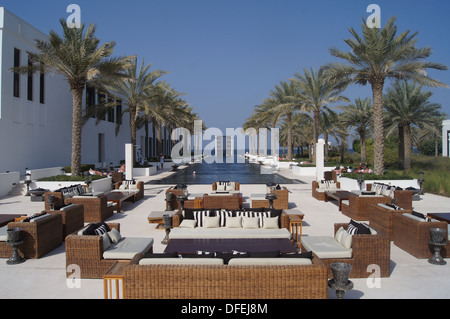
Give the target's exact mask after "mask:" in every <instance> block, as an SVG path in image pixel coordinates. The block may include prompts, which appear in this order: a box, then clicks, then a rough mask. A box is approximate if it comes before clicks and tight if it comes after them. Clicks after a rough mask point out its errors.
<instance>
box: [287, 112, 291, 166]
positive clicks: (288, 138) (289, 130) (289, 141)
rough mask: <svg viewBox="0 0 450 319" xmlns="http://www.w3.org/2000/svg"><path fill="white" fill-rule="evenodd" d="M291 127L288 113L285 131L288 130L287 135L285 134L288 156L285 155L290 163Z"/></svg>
mask: <svg viewBox="0 0 450 319" xmlns="http://www.w3.org/2000/svg"><path fill="white" fill-rule="evenodd" d="M291 126H292V113H288V114H287V129H288V132H287V133H288V134H287V144H288V145H287V146H288V155H287V157H288V158H287V159H288V160H289V161H290V160H292V130H291Z"/></svg>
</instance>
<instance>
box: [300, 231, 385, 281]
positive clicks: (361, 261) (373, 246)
mask: <svg viewBox="0 0 450 319" xmlns="http://www.w3.org/2000/svg"><path fill="white" fill-rule="evenodd" d="M348 226H349V224H348V223H343V224H342V223H337V224H334V234H335V235H336V233H337V232H338V230H339V229H340V228H341V227H342V228H343V229H344V230H345V231H346V230H347V229H348ZM334 241H335V242H336V243H334V244H333V242H334ZM339 246H340V244H339V243H338V242H337V240H336V239H335V237H334V238H333V237H327V236H304V237H302V249H305V250H306V251H312V252H313V253H315V254H316V255H317V256H318V257H319V258H320V259H321V260H322V261H323V262H324V263H325V264H326V265H327V269H328V277H329V278H332V272H331V267H330V265H331V264H332V263H335V262H344V263H347V264H350V265H352V271H351V273H350V277H351V278H367V277H369V276H370V275H372V272H371V270H370V269H368V266H370V265H378V266H379V267H380V276H381V277H389V274H390V255H391V246H390V241H389V238H388V237H387V236H386V235H384V234H378V233H376V234H375V233H371V234H355V235H351V247H350V248H347V247H339ZM335 248H337V249H335Z"/></svg>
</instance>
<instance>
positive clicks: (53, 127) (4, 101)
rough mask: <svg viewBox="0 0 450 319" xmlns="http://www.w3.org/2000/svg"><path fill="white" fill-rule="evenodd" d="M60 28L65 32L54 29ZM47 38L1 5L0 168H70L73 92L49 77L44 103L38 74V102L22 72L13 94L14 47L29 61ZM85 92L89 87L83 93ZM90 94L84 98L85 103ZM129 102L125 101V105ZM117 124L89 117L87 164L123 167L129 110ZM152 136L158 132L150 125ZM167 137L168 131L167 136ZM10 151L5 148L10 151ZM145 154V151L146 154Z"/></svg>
mask: <svg viewBox="0 0 450 319" xmlns="http://www.w3.org/2000/svg"><path fill="white" fill-rule="evenodd" d="M55 31H56V32H60V31H61V30H58V29H57V30H55ZM37 38H39V39H47V35H45V34H44V33H42V32H40V31H39V30H37V29H36V28H34V27H33V26H31V25H30V24H28V23H27V22H25V21H23V20H21V19H20V18H18V17H17V16H16V15H14V14H13V13H11V12H9V11H7V9H4V8H2V7H0V40H1V42H0V43H1V47H0V59H1V60H0V62H1V63H0V72H1V76H0V88H1V90H0V149H1V150H2V152H1V154H0V172H4V171H7V170H8V171H19V172H20V173H21V175H23V174H25V168H28V169H30V170H31V169H40V168H48V167H57V166H62V167H63V166H69V165H70V164H71V154H72V93H71V92H70V90H69V86H68V84H67V82H66V81H65V80H64V79H63V78H62V77H61V76H58V75H55V74H47V75H46V76H45V104H41V103H40V102H39V74H36V75H34V76H33V91H34V92H33V101H32V102H30V101H28V99H27V76H26V75H21V76H20V98H16V97H14V96H13V73H12V72H11V71H10V68H12V67H13V66H14V48H18V49H20V50H21V65H26V64H27V63H28V57H27V53H26V52H27V51H36V48H35V47H34V43H35V39H37ZM84 95H86V91H85V92H84ZM85 101H86V99H85V96H84V98H83V102H84V104H85ZM126 107H127V106H126V105H123V106H122V108H123V109H125V108H126ZM115 128H116V124H115V123H111V122H108V121H103V120H102V121H99V123H98V124H97V123H96V119H91V120H89V121H88V122H87V123H86V124H85V125H84V126H83V129H82V151H81V162H82V164H96V165H97V166H103V163H104V164H106V166H109V163H110V162H112V163H113V164H114V165H119V162H120V161H121V160H124V159H125V153H124V149H125V144H126V143H129V141H130V129H129V116H128V113H125V115H124V116H123V118H122V125H121V129H120V131H119V133H118V135H117V136H116V134H115ZM99 134H103V135H104V141H105V147H104V150H105V152H104V162H103V163H98V160H99V147H98V135H99ZM136 135H137V136H136V141H137V143H138V145H139V144H141V141H143V140H145V129H144V128H142V129H140V130H138V132H137V134H136ZM148 136H149V137H152V136H153V129H152V127H151V126H150V127H149V130H148ZM163 136H164V134H163ZM5 150H6V151H5ZM144 154H145V153H144Z"/></svg>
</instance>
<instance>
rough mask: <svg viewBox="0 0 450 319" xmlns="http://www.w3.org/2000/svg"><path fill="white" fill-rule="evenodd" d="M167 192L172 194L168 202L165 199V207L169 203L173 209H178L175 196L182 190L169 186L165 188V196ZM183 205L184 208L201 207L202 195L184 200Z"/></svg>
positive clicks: (178, 204)
mask: <svg viewBox="0 0 450 319" xmlns="http://www.w3.org/2000/svg"><path fill="white" fill-rule="evenodd" d="M167 193H171V194H173V198H172V200H171V201H170V202H167V201H166V208H167V207H168V205H169V203H170V205H171V207H172V209H173V210H177V209H179V208H180V203H179V202H178V200H177V196H178V195H181V194H182V190H181V189H176V188H173V187H170V188H168V189H167V190H166V196H167ZM184 207H185V208H198V209H201V208H203V197H196V198H195V199H191V200H186V201H184Z"/></svg>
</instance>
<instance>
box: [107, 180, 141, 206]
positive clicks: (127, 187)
mask: <svg viewBox="0 0 450 319" xmlns="http://www.w3.org/2000/svg"><path fill="white" fill-rule="evenodd" d="M127 182H129V181H120V182H116V183H114V189H115V190H116V191H120V190H124V191H130V190H135V191H136V194H135V195H134V196H133V199H132V200H133V202H135V201H138V200H140V199H142V198H144V182H143V181H139V182H136V184H132V185H136V186H134V187H133V186H130V185H126V183H127ZM122 185H123V186H122Z"/></svg>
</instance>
